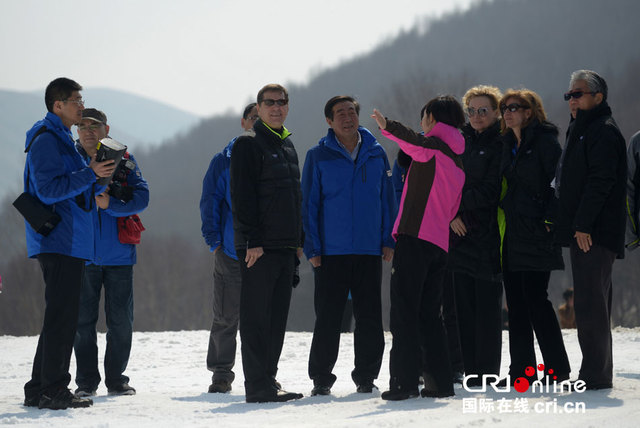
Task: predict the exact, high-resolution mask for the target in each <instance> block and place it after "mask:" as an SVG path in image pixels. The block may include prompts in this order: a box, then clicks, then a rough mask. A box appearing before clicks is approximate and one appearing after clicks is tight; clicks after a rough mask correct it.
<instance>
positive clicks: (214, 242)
mask: <svg viewBox="0 0 640 428" xmlns="http://www.w3.org/2000/svg"><path fill="white" fill-rule="evenodd" d="M256 120H258V110H257V108H256V103H251V104H249V105H248V106H246V107H245V109H244V112H243V113H242V119H241V120H240V125H241V126H242V129H244V130H245V131H249V130H251V129H253V125H254V123H255V122H256ZM236 138H237V137H236ZM236 138H234V139H233V140H231V142H230V143H229V144H228V145H227V147H225V149H224V150H223V151H222V152H220V153H218V154H216V155H215V156H214V157H213V159H212V160H211V163H210V164H209V169H208V170H207V173H206V174H205V176H204V180H203V181H202V197H201V198H200V217H201V218H202V236H203V237H204V240H205V242H206V243H207V245H208V246H209V249H210V250H211V252H213V257H214V262H213V324H212V325H211V333H210V334H209V350H208V352H207V369H209V370H210V371H212V372H213V375H212V376H211V385H210V386H209V392H220V393H226V392H229V391H231V383H232V382H233V380H234V379H235V373H234V372H233V370H232V369H233V366H234V365H235V361H236V336H237V333H238V319H239V316H240V289H241V284H242V280H241V277H240V264H239V263H238V256H237V255H236V249H235V246H234V242H233V213H232V212H231V191H230V190H231V189H230V186H229V180H230V178H229V165H230V164H231V149H232V147H233V144H234V143H235V142H236Z"/></svg>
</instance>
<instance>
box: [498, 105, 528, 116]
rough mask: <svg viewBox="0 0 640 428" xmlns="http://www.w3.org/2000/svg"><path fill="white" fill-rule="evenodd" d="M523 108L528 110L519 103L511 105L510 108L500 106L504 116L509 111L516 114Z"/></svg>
mask: <svg viewBox="0 0 640 428" xmlns="http://www.w3.org/2000/svg"><path fill="white" fill-rule="evenodd" d="M521 108H527V107H525V106H523V105H520V104H518V103H511V104H509V105H508V106H505V105H502V106H500V111H501V112H502V114H504V112H505V111H507V110H509V111H510V112H511V113H515V112H517V111H518V109H521Z"/></svg>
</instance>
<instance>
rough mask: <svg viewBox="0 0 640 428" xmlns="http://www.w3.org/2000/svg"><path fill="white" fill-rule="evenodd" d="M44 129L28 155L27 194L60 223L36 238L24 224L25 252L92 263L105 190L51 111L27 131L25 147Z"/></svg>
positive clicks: (26, 169) (25, 188) (34, 255)
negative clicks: (99, 198)
mask: <svg viewBox="0 0 640 428" xmlns="http://www.w3.org/2000/svg"><path fill="white" fill-rule="evenodd" d="M42 126H45V127H46V128H47V132H44V133H42V134H40V135H39V136H38V137H36V138H35V140H33V143H32V144H31V148H30V150H29V152H28V153H27V160H26V164H25V171H24V180H23V182H24V191H25V192H28V193H30V194H31V195H34V196H36V197H37V198H38V199H40V201H42V202H43V203H45V204H47V205H50V206H53V207H54V209H55V211H56V212H57V213H58V214H59V215H60V217H61V221H60V223H58V225H57V226H56V227H55V229H53V231H52V232H51V233H50V234H49V235H48V236H42V235H40V234H38V233H37V232H36V231H35V230H33V228H32V227H31V226H30V225H29V224H28V223H27V222H26V221H25V229H26V238H27V254H28V255H29V257H31V258H33V257H36V256H37V255H38V254H41V253H56V254H63V255H66V256H71V257H76V258H79V259H85V260H91V259H92V258H93V241H94V236H93V223H92V218H91V212H92V211H94V210H95V199H94V197H95V196H94V191H95V192H96V193H99V192H102V191H104V189H105V187H104V186H99V185H98V184H97V183H96V175H95V174H94V172H93V170H92V169H91V168H89V166H88V164H87V163H86V162H85V160H84V159H83V158H82V156H80V154H79V153H78V152H77V151H76V149H75V147H74V141H73V136H72V135H71V131H70V130H69V128H67V127H66V126H65V125H64V124H63V123H62V120H61V119H60V118H59V117H58V116H56V115H55V114H53V113H51V112H49V113H47V115H46V116H45V118H44V119H43V120H39V121H38V122H36V123H35V124H34V125H33V127H32V128H31V129H30V130H29V131H27V139H26V141H25V148H26V147H27V146H28V145H29V143H30V142H31V139H32V138H33V136H34V135H35V134H36V132H38V130H39V129H40V128H42ZM27 176H28V177H29V182H28V183H27ZM76 199H80V200H82V201H81V202H82V205H83V206H84V208H86V209H88V211H85V210H84V209H83V207H81V206H79V205H78V203H77V201H76ZM90 207H92V209H90Z"/></svg>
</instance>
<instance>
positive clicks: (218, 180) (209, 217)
mask: <svg viewBox="0 0 640 428" xmlns="http://www.w3.org/2000/svg"><path fill="white" fill-rule="evenodd" d="M236 138H237V137H236ZM236 138H234V139H233V140H231V142H229V144H228V145H227V147H225V149H224V150H223V151H222V152H220V153H218V154H217V155H215V156H214V157H213V159H212V160H211V163H210V164H209V169H207V173H206V174H205V176H204V180H202V197H201V198H200V218H201V219H202V236H203V237H204V240H205V242H206V243H207V245H208V246H209V248H210V250H211V251H213V250H215V249H216V248H218V247H219V246H222V251H224V253H225V254H226V255H228V256H229V257H231V258H233V259H235V260H238V256H237V255H236V249H235V246H234V243H233V213H232V212H231V186H230V185H229V182H230V175H229V166H230V165H231V149H232V147H233V144H234V143H235V142H236Z"/></svg>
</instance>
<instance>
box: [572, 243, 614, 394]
mask: <svg viewBox="0 0 640 428" xmlns="http://www.w3.org/2000/svg"><path fill="white" fill-rule="evenodd" d="M615 258H616V255H615V253H613V252H612V251H610V250H608V249H607V248H604V247H602V246H600V245H594V246H592V247H591V249H590V250H589V252H587V253H585V252H583V251H582V250H581V249H580V248H578V246H577V244H575V243H574V244H572V245H571V270H572V273H573V288H574V295H573V298H574V303H573V304H574V307H575V311H576V326H577V328H578V342H579V343H580V350H581V351H582V365H581V366H580V374H579V375H578V377H579V378H580V379H582V380H584V381H585V382H586V383H587V385H589V384H592V385H594V386H606V385H608V384H611V383H612V380H613V355H612V341H611V293H612V290H611V288H612V284H611V270H612V268H613V262H614V261H615Z"/></svg>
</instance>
